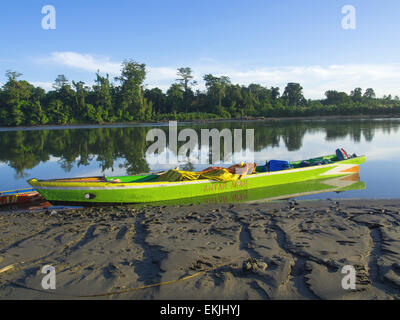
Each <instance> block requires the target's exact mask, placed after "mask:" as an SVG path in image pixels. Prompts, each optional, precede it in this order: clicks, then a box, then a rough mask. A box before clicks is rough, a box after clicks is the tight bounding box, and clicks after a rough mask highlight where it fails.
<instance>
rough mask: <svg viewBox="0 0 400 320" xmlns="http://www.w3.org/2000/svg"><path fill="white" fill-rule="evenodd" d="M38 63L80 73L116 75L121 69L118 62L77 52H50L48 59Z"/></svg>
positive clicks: (40, 60)
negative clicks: (55, 65)
mask: <svg viewBox="0 0 400 320" xmlns="http://www.w3.org/2000/svg"><path fill="white" fill-rule="evenodd" d="M38 62H40V63H50V64H57V65H63V66H66V67H71V68H74V69H78V70H82V71H90V72H97V70H100V71H101V72H105V73H109V74H111V75H118V74H119V72H120V69H121V63H120V62H113V61H110V58H108V57H96V56H93V55H91V54H82V53H78V52H70V51H65V52H52V53H51V54H50V57H46V58H42V59H39V60H38Z"/></svg>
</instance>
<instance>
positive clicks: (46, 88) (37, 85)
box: [30, 81, 53, 91]
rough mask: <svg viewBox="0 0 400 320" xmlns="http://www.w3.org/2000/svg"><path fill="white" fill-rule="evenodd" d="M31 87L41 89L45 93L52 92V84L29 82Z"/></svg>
mask: <svg viewBox="0 0 400 320" xmlns="http://www.w3.org/2000/svg"><path fill="white" fill-rule="evenodd" d="M30 83H31V84H32V85H34V86H35V87H41V88H43V89H44V90H46V91H49V90H53V82H45V81H30Z"/></svg>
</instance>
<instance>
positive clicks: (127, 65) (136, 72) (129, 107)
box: [116, 60, 146, 120]
mask: <svg viewBox="0 0 400 320" xmlns="http://www.w3.org/2000/svg"><path fill="white" fill-rule="evenodd" d="M145 78H146V65H145V64H144V63H138V62H136V61H133V60H125V61H124V62H123V63H122V69H121V76H120V77H117V78H116V80H118V81H120V82H121V84H122V86H121V90H120V94H121V107H122V109H123V117H124V120H133V119H135V118H136V119H137V118H138V115H140V114H141V113H142V112H143V111H144V110H143V109H144V108H145V102H144V99H143V82H144V79H145Z"/></svg>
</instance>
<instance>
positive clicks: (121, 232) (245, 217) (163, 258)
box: [0, 200, 400, 300]
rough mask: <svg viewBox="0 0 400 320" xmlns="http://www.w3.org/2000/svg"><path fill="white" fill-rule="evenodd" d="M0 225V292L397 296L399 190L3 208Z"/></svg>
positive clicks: (6, 295) (28, 295) (33, 295)
mask: <svg viewBox="0 0 400 320" xmlns="http://www.w3.org/2000/svg"><path fill="white" fill-rule="evenodd" d="M0 234H1V236H0V269H2V271H0V299H71V298H72V299H75V298H76V299H233V300H235V299H257V300H259V299H399V298H400V200H340V201H329V200H326V201H303V202H296V201H279V202H272V203H253V204H226V205H216V204H213V205H211V204H210V205H192V206H172V207H145V208H135V207H127V206H125V207H118V206H115V207H95V208H85V209H80V210H58V211H55V210H48V211H40V212H39V211H37V212H0ZM45 265H52V266H54V268H55V270H56V289H55V290H51V289H48V290H44V289H42V286H41V282H42V279H43V277H44V276H45V275H44V274H43V273H42V272H41V271H42V268H43V266H45ZM345 265H352V266H353V267H354V268H355V270H356V289H350V290H345V289H343V288H342V279H343V277H344V276H345V274H343V273H342V272H341V271H342V268H343V266H345ZM7 266H11V267H10V268H8V269H7V268H6V269H3V268H4V267H7Z"/></svg>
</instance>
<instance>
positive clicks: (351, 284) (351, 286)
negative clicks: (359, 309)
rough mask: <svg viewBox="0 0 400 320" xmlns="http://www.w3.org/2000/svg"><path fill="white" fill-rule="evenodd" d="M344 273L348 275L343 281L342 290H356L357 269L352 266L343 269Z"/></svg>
mask: <svg viewBox="0 0 400 320" xmlns="http://www.w3.org/2000/svg"><path fill="white" fill-rule="evenodd" d="M342 273H343V274H346V275H345V276H344V277H343V279H342V288H343V289H344V290H355V289H356V269H355V268H354V267H353V266H351V265H346V266H344V267H343V268H342Z"/></svg>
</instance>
